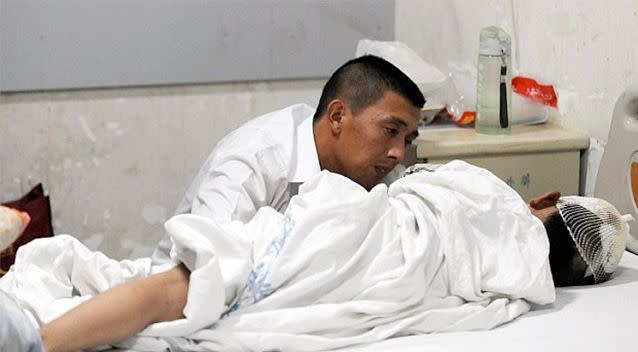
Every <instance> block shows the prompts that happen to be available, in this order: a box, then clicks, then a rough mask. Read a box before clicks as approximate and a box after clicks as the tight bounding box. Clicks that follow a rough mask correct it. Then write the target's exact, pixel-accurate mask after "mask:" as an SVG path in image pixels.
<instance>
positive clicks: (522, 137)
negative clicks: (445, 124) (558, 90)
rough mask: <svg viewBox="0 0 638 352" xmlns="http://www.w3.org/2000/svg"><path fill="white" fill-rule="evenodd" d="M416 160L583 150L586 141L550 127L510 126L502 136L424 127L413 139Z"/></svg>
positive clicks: (587, 142) (463, 129)
mask: <svg viewBox="0 0 638 352" xmlns="http://www.w3.org/2000/svg"><path fill="white" fill-rule="evenodd" d="M415 144H416V149H417V151H416V152H417V158H448V157H455V156H472V155H487V154H491V155H498V154H512V153H529V152H544V151H567V150H579V149H587V148H588V147H589V138H588V137H587V136H586V135H585V134H582V133H580V132H576V131H571V130H567V129H564V128H562V127H559V126H556V125H553V124H541V125H532V126H513V127H512V129H511V131H510V133H509V134H506V135H487V134H480V133H476V131H475V130H474V128H461V127H449V128H428V127H427V126H426V127H424V128H421V129H420V130H419V137H417V138H416V140H415Z"/></svg>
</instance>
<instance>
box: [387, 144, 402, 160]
mask: <svg viewBox="0 0 638 352" xmlns="http://www.w3.org/2000/svg"><path fill="white" fill-rule="evenodd" d="M404 157H405V142H404V141H401V142H400V143H394V144H393V145H392V146H391V147H390V150H388V158H390V159H395V160H397V161H399V162H401V161H403V158H404Z"/></svg>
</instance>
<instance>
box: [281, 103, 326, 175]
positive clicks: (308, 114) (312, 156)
mask: <svg viewBox="0 0 638 352" xmlns="http://www.w3.org/2000/svg"><path fill="white" fill-rule="evenodd" d="M303 107H304V109H300V110H302V111H300V113H301V114H303V115H304V118H303V120H302V121H301V123H299V125H298V126H297V130H296V133H295V136H294V138H295V141H294V142H293V145H294V146H296V148H293V150H292V153H293V155H292V158H291V159H292V165H291V168H290V173H289V174H288V181H289V182H293V183H302V182H305V181H306V180H308V179H309V178H310V177H312V176H314V175H316V174H318V173H319V172H320V171H321V168H320V167H319V155H318V154H317V147H316V145H315V135H314V131H313V121H312V120H313V116H314V109H312V108H311V107H310V106H307V105H305V106H303Z"/></svg>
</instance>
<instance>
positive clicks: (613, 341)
mask: <svg viewBox="0 0 638 352" xmlns="http://www.w3.org/2000/svg"><path fill="white" fill-rule="evenodd" d="M637 326H638V256H636V255H634V254H632V253H630V252H625V254H624V255H623V258H622V260H621V262H620V265H619V268H618V269H617V271H616V274H615V275H614V277H613V278H612V279H611V280H610V281H608V282H606V283H603V284H600V285H595V286H581V287H569V288H560V289H558V290H557V293H556V303H555V304H554V305H551V306H543V307H535V309H534V310H533V311H532V312H530V313H528V314H525V315H523V316H522V317H520V318H518V319H516V320H514V321H512V322H510V323H509V324H505V325H503V326H501V327H498V328H496V329H494V330H489V331H472V332H460V333H440V334H430V335H418V336H406V337H399V338H394V339H390V340H386V341H383V342H380V343H376V344H372V345H364V346H354V347H350V348H345V349H342V350H340V352H345V351H347V352H363V351H365V352H370V351H379V352H381V351H450V352H452V351H490V352H499V351H508V352H511V351H517V352H520V351H565V350H571V351H578V352H582V351H596V352H600V351H635V350H636V349H637V347H636V346H635V344H636V340H637V339H636V332H637V331H638V330H637V328H636V327H637Z"/></svg>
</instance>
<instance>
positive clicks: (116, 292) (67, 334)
mask: <svg viewBox="0 0 638 352" xmlns="http://www.w3.org/2000/svg"><path fill="white" fill-rule="evenodd" d="M189 274H190V272H189V271H188V269H186V267H184V265H183V264H181V265H179V266H177V267H175V268H173V269H171V270H168V271H166V272H163V273H159V274H155V275H151V276H149V277H147V278H144V279H140V280H137V281H133V282H129V283H126V284H123V285H120V286H117V287H114V288H113V289H111V290H108V291H106V292H103V293H101V294H99V295H97V296H95V297H94V298H93V299H90V300H88V301H86V302H84V303H82V304H80V305H79V306H77V307H76V308H74V309H73V310H71V311H69V312H68V313H66V314H64V315H62V316H61V317H60V318H58V319H56V320H54V321H52V322H51V323H49V324H47V325H44V326H43V327H42V328H41V329H40V335H41V336H42V342H43V344H44V351H45V352H61V351H76V350H80V349H85V348H88V347H95V346H100V345H104V344H109V343H114V342H117V341H121V340H123V339H125V338H127V337H130V336H132V335H134V334H135V333H137V332H140V331H142V330H143V329H144V328H145V327H146V326H147V325H149V324H151V323H155V322H160V321H170V320H176V319H180V318H182V317H183V314H182V312H183V310H184V306H185V305H186V297H187V293H188V281H189Z"/></svg>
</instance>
